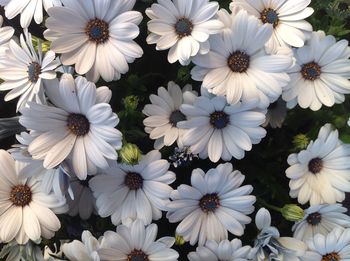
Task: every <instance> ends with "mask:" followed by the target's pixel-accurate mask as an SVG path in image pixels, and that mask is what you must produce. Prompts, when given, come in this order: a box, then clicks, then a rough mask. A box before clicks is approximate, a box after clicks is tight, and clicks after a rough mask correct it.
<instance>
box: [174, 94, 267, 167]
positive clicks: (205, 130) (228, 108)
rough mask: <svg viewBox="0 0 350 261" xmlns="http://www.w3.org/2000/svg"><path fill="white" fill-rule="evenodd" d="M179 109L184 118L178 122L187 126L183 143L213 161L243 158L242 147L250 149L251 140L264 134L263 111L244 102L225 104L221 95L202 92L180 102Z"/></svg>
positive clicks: (243, 149) (259, 138)
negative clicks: (211, 95) (181, 103)
mask: <svg viewBox="0 0 350 261" xmlns="http://www.w3.org/2000/svg"><path fill="white" fill-rule="evenodd" d="M180 111H181V112H182V113H183V114H184V115H185V116H186V118H187V120H186V121H183V122H179V123H178V124H177V126H178V127H179V128H186V129H189V130H188V131H187V132H185V134H184V135H183V144H184V145H185V146H191V147H190V150H191V152H192V153H194V154H197V153H199V157H200V158H207V157H208V156H209V159H210V160H211V161H212V162H217V161H218V160H219V159H220V158H221V159H223V160H226V161H229V160H231V158H232V157H234V158H236V159H242V158H243V157H244V151H250V150H251V149H252V144H257V143H259V142H260V141H261V139H262V138H263V137H265V135H266V131H265V130H264V129H263V128H261V127H260V126H259V125H261V124H262V123H264V121H265V114H264V113H262V112H260V111H258V110H255V109H254V108H252V106H251V105H248V104H244V103H238V104H235V105H228V104H227V103H226V99H225V98H224V97H214V98H209V97H205V96H201V97H198V98H196V99H195V101H194V103H193V105H187V104H184V105H182V106H181V107H180Z"/></svg>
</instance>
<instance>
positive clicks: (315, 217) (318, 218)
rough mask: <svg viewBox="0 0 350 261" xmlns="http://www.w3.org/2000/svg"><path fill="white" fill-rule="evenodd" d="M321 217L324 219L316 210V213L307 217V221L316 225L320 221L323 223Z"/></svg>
mask: <svg viewBox="0 0 350 261" xmlns="http://www.w3.org/2000/svg"><path fill="white" fill-rule="evenodd" d="M321 219H322V216H321V214H320V213H318V212H315V213H311V214H310V215H308V217H307V218H306V221H307V223H309V224H310V225H312V226H316V225H318V224H319V223H321Z"/></svg>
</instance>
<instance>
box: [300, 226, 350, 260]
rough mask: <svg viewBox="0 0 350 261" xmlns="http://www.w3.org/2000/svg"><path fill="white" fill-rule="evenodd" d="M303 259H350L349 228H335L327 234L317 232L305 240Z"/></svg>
mask: <svg viewBox="0 0 350 261" xmlns="http://www.w3.org/2000/svg"><path fill="white" fill-rule="evenodd" d="M307 245H308V247H309V251H307V252H306V254H305V256H304V257H303V261H346V260H349V259H350V251H349V248H350V229H349V228H348V229H341V228H335V229H333V230H332V232H330V233H329V234H328V235H321V234H317V235H315V236H314V237H313V238H311V239H310V240H308V241H307Z"/></svg>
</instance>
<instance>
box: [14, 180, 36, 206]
mask: <svg viewBox="0 0 350 261" xmlns="http://www.w3.org/2000/svg"><path fill="white" fill-rule="evenodd" d="M10 200H11V201H12V203H13V204H14V205H15V206H17V207H24V206H26V205H28V204H29V203H30V202H31V201H32V191H31V190H30V187H28V186H27V185H17V186H14V187H13V188H12V190H11V192H10Z"/></svg>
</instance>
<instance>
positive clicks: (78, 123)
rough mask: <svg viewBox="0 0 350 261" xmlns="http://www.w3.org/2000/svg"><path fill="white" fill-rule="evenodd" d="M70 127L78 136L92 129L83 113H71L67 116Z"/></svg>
mask: <svg viewBox="0 0 350 261" xmlns="http://www.w3.org/2000/svg"><path fill="white" fill-rule="evenodd" d="M67 127H68V129H69V130H70V131H71V132H72V133H73V134H74V135H76V136H84V135H86V134H87V133H88V132H89V130H90V122H89V120H88V119H87V118H86V117H85V115H83V114H79V113H71V114H69V115H68V118H67Z"/></svg>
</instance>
